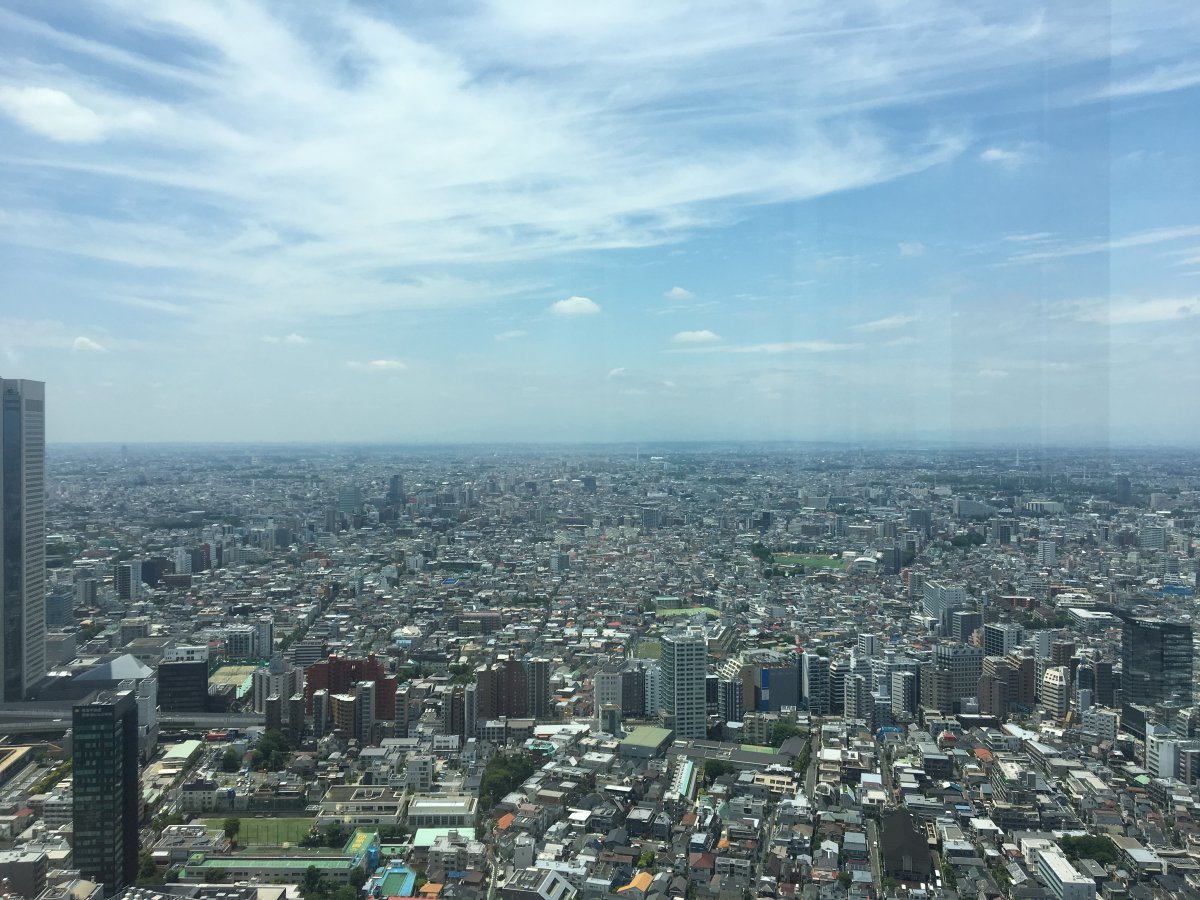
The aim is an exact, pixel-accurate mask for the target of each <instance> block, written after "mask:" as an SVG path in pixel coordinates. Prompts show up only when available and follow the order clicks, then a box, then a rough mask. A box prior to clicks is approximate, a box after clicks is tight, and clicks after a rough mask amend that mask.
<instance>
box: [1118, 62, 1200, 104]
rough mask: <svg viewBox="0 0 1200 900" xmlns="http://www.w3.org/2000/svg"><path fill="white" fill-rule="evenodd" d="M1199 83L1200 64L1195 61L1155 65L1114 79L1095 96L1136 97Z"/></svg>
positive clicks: (1178, 89) (1180, 88)
mask: <svg viewBox="0 0 1200 900" xmlns="http://www.w3.org/2000/svg"><path fill="white" fill-rule="evenodd" d="M1198 84H1200V66H1197V65H1196V64H1195V63H1185V64H1183V65H1173V66H1157V67H1155V68H1154V69H1153V70H1151V71H1149V72H1143V73H1141V74H1139V75H1135V76H1133V77H1131V78H1126V79H1123V80H1121V81H1114V82H1113V83H1112V84H1111V85H1110V86H1109V87H1107V88H1105V89H1103V90H1101V91H1100V92H1099V93H1098V94H1097V98H1118V97H1137V96H1141V95H1143V94H1166V93H1170V92H1171V91H1181V90H1184V89H1186V88H1190V87H1195V86H1196V85H1198Z"/></svg>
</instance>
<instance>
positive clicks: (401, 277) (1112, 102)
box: [0, 0, 1200, 445]
mask: <svg viewBox="0 0 1200 900" xmlns="http://www.w3.org/2000/svg"><path fill="white" fill-rule="evenodd" d="M888 15H890V17H888ZM888 15H885V14H884V13H882V12H880V11H878V10H877V9H875V8H873V7H870V6H867V5H865V4H848V5H845V6H844V7H839V9H838V10H836V11H834V10H829V9H821V8H811V9H802V8H792V7H790V6H786V5H785V6H779V7H767V8H764V9H762V10H759V11H757V12H756V13H755V14H753V15H747V14H746V12H745V10H743V9H741V8H740V7H734V6H729V7H724V6H713V7H708V8H705V9H704V10H703V11H697V10H696V9H695V8H694V7H692V6H690V5H687V4H680V5H676V4H655V5H654V6H653V8H646V9H641V8H638V7H637V5H634V4H606V5H605V7H604V8H603V10H600V9H589V10H586V11H585V10H580V9H567V8H561V7H560V6H559V5H555V4H527V3H521V4H504V3H497V4H480V5H474V4H467V5H465V6H459V7H456V8H455V9H454V11H453V13H450V12H446V11H441V10H422V11H412V10H406V11H404V12H402V13H401V12H397V11H390V12H389V11H388V10H387V9H386V8H381V7H379V6H375V5H370V6H368V5H366V4H362V5H359V4H347V5H343V6H339V7H337V8H336V9H334V8H330V7H317V8H296V7H282V8H281V7H269V6H266V5H260V4H251V3H247V4H238V5H237V6H235V7H231V8H226V9H218V8H214V7H209V6H205V5H200V4H185V5H181V6H154V7H145V6H138V5H132V6H130V5H126V4H122V3H119V2H116V0H113V2H94V3H88V4H81V5H75V4H73V5H71V6H69V7H64V8H58V9H54V8H42V7H36V6H29V7H22V6H21V5H19V4H18V5H16V6H12V7H9V8H7V9H5V10H3V11H0V23H3V28H2V29H0V41H3V43H2V44H0V46H2V47H3V49H4V51H5V54H4V55H5V59H6V63H5V71H4V78H3V79H0V139H2V140H3V142H4V146H5V148H6V149H5V151H4V153H3V156H2V157H0V159H2V163H0V164H2V165H3V167H4V172H5V175H6V176H7V177H6V178H4V179H3V181H2V182H0V184H2V187H0V198H2V202H3V205H4V213H3V215H2V216H0V260H2V263H3V265H4V268H5V271H6V273H7V275H8V279H7V282H8V284H7V286H8V292H7V294H6V300H5V302H4V304H3V309H2V311H0V360H2V361H3V364H4V365H5V367H6V369H7V371H9V372H19V373H20V374H21V375H22V377H26V378H31V379H38V380H42V381H45V382H46V383H47V384H48V385H49V388H48V390H49V391H50V392H51V396H50V401H51V403H52V404H53V405H54V407H55V409H57V410H59V411H60V415H58V416H57V417H56V418H55V420H54V421H53V422H52V423H51V427H50V433H49V438H50V440H51V441H113V442H118V443H121V442H127V441H197V440H219V441H253V442H257V441H273V440H280V441H314V440H316V441H319V440H324V439H330V438H333V439H339V440H347V441H369V442H396V441H401V442H403V441H416V442H430V441H432V442H438V441H448V442H461V441H482V440H499V441H564V440H568V441H588V442H595V441H605V442H608V441H618V442H627V441H636V440H668V439H672V440H764V439H766V440H794V439H799V440H807V439H832V440H846V441H862V440H889V439H909V440H918V441H920V440H957V441H969V442H988V441H1023V442H1035V443H1045V444H1077V443H1083V444H1094V445H1104V444H1108V443H1116V444H1127V443H1131V442H1150V443H1175V444H1194V443H1195V442H1196V441H1197V440H1200V431H1198V430H1197V425H1196V423H1195V421H1194V418H1193V417H1190V416H1188V415H1187V414H1186V408H1183V407H1181V406H1180V405H1179V401H1178V400H1177V399H1176V398H1179V397H1187V396H1194V395H1195V394H1196V393H1197V391H1200V367H1198V366H1197V364H1196V362H1195V355H1194V353H1193V352H1192V348H1193V347H1194V346H1195V344H1196V342H1197V340H1200V331H1198V329H1200V299H1197V296H1198V289H1197V282H1198V279H1200V267H1198V263H1200V255H1198V253H1200V250H1198V247H1200V222H1198V221H1197V220H1196V218H1195V200H1196V198H1197V195H1198V193H1200V192H1198V190H1197V188H1198V187H1200V182H1198V176H1197V174H1196V172H1197V171H1200V167H1197V166H1196V151H1195V149H1194V147H1195V140H1194V138H1195V136H1196V135H1195V132H1196V127H1197V126H1196V125H1195V121H1196V116H1195V115H1194V112H1195V109H1196V99H1197V90H1198V89H1200V69H1197V68H1196V67H1195V65H1194V64H1192V63H1191V62H1190V61H1189V59H1190V57H1189V56H1188V52H1189V50H1190V48H1191V47H1193V46H1194V45H1195V41H1196V38H1197V37H1198V36H1200V18H1198V16H1197V13H1196V11H1195V9H1194V7H1192V6H1191V5H1187V4H1183V3H1164V4H1155V5H1154V6H1153V8H1146V7H1128V8H1115V9H1114V8H1109V7H1104V6H1101V7H1096V6H1095V5H1094V4H1084V3H1067V4H1055V5H1054V7H1053V8H1052V9H1046V8H1043V7H1042V6H1041V5H1040V4H1034V3H1018V4H1012V5H1009V6H1007V7H1005V8H1004V9H998V8H995V7H994V5H992V4H974V5H972V4H950V3H941V2H932V0H931V2H928V3H924V4H921V5H919V6H910V7H908V8H906V9H905V10H904V11H901V12H895V11H893V12H892V13H890V14H888ZM248 35H253V36H254V37H253V39H250V38H249V37H248ZM122 411H125V413H124V414H122Z"/></svg>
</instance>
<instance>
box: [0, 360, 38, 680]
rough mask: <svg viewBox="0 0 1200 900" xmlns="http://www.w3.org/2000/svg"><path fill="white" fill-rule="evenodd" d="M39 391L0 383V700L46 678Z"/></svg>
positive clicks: (30, 385)
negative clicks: (1, 679)
mask: <svg viewBox="0 0 1200 900" xmlns="http://www.w3.org/2000/svg"><path fill="white" fill-rule="evenodd" d="M45 471H46V386H45V384H43V383H42V382H40V381H25V380H24V379H13V378H0V576H2V577H0V676H2V677H3V681H2V682H0V700H3V701H5V702H13V701H17V700H24V699H26V697H27V696H28V695H29V693H30V691H32V690H33V689H34V688H35V687H36V686H37V684H38V682H39V681H41V680H42V678H43V677H44V676H45V674H46V509H45V496H46V486H45Z"/></svg>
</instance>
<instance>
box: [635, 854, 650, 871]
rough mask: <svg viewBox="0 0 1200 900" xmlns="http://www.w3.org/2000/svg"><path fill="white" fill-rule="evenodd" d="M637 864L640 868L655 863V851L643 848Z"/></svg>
mask: <svg viewBox="0 0 1200 900" xmlns="http://www.w3.org/2000/svg"><path fill="white" fill-rule="evenodd" d="M637 864H638V868H639V869H648V868H650V867H651V866H652V865H654V851H653V850H643V851H642V855H641V856H639V857H638V861H637Z"/></svg>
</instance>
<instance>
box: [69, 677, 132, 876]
mask: <svg viewBox="0 0 1200 900" xmlns="http://www.w3.org/2000/svg"><path fill="white" fill-rule="evenodd" d="M71 724H72V729H73V739H72V740H73V742H74V752H73V755H72V760H73V769H74V776H75V777H74V782H75V787H74V807H73V810H74V811H73V819H74V829H75V848H74V855H75V865H76V866H78V867H79V871H80V873H81V874H82V875H83V876H84V877H85V878H90V879H92V880H94V881H100V882H103V883H104V893H105V895H106V896H112V895H113V894H116V893H117V892H119V891H120V890H121V889H122V888H123V887H125V886H126V885H127V884H132V883H133V880H134V878H136V877H137V871H138V813H139V810H140V807H141V787H140V785H139V783H138V714H137V702H136V700H135V698H134V695H133V692H132V691H119V692H116V693H105V694H101V695H100V697H99V698H98V699H96V700H95V701H93V702H92V703H87V704H82V705H80V706H76V707H74V709H73V710H72V717H71Z"/></svg>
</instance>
